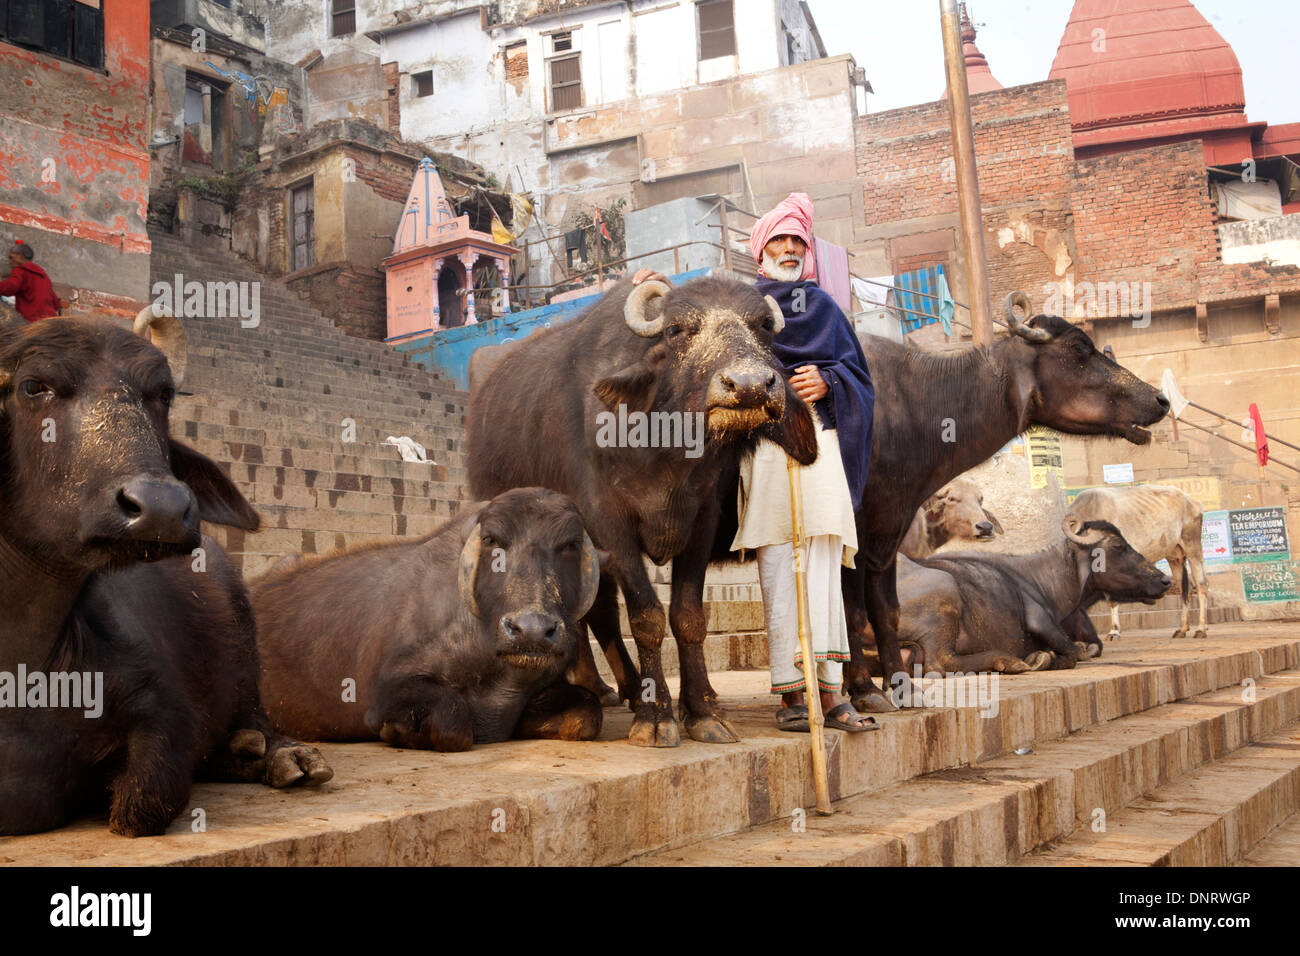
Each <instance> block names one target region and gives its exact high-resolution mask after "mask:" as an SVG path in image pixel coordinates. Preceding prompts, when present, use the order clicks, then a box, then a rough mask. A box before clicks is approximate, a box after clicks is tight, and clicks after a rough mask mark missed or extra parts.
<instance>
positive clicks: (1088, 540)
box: [1061, 515, 1102, 545]
mask: <svg viewBox="0 0 1300 956" xmlns="http://www.w3.org/2000/svg"><path fill="white" fill-rule="evenodd" d="M1061 530H1062V531H1064V532H1065V536H1066V537H1067V538H1069V539H1070V540H1071V541H1073V542H1074V543H1075V544H1083V545H1093V544H1096V543H1097V542H1098V541H1100V540H1101V539H1102V533H1101V531H1099V530H1098V529H1096V528H1093V529H1092V530H1091V531H1089V532H1088V533H1087V534H1084V533H1083V519H1082V518H1080V517H1079V516H1078V515H1066V516H1065V520H1064V521H1063V522H1061Z"/></svg>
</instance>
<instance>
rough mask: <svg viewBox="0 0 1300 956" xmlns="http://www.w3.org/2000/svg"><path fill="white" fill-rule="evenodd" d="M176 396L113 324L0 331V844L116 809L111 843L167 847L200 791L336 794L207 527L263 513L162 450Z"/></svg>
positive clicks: (219, 478) (195, 465) (186, 456)
mask: <svg viewBox="0 0 1300 956" xmlns="http://www.w3.org/2000/svg"><path fill="white" fill-rule="evenodd" d="M141 320H142V323H143V324H147V323H148V322H149V320H150V317H149V315H148V310H146V311H145V312H143V313H141ZM141 320H138V321H141ZM167 338H168V337H167V336H166V335H161V334H160V335H159V336H158V339H157V340H158V341H159V343H160V344H162V345H167V344H168V342H167V341H164V340H166V339H167ZM174 394H175V387H174V382H173V379H172V375H171V372H170V371H169V368H168V361H167V358H166V357H165V356H164V353H163V352H162V351H160V350H159V348H156V347H155V346H153V345H150V344H149V343H148V342H146V341H144V339H143V338H141V337H140V336H137V335H134V334H132V332H131V331H130V330H129V329H127V328H124V327H121V326H119V325H117V324H116V323H114V322H112V321H111V320H107V319H102V320H98V319H87V320H73V319H59V318H52V319H45V320H43V321H41V322H38V323H36V324H34V325H30V326H27V327H25V328H21V329H10V330H5V331H3V332H0V607H2V608H3V613H2V614H0V834H15V833H32V832H36V831H40V830H48V829H51V828H53V827H57V826H60V825H62V824H63V823H65V822H66V821H67V820H69V819H70V818H71V817H73V816H74V815H76V814H78V813H81V812H84V811H87V810H93V809H97V808H99V807H101V806H103V805H104V804H105V803H107V804H108V807H109V829H111V830H112V831H113V832H115V833H120V834H124V835H127V836H144V835H151V834H160V833H162V832H163V831H164V830H165V829H166V828H167V825H168V824H169V823H170V822H171V821H172V820H173V819H174V818H175V817H176V815H177V814H178V813H180V811H181V810H182V809H183V808H184V807H185V804H186V803H187V802H188V800H189V796H190V787H191V783H192V781H193V779H194V777H195V776H196V775H201V776H207V777H212V778H215V779H220V780H246V781H262V782H264V783H267V784H270V785H272V786H276V787H283V786H288V785H290V784H294V783H320V782H323V781H325V780H328V779H329V778H330V777H331V776H332V772H331V771H330V769H329V767H328V766H327V765H326V764H325V761H324V760H323V759H322V758H321V756H320V754H319V753H317V752H316V751H315V750H313V749H312V748H310V747H305V746H303V745H302V744H299V743H297V742H296V741H292V740H288V739H286V738H284V737H281V736H279V735H277V734H275V733H273V732H272V731H271V727H270V723H269V722H268V721H267V719H266V715H265V714H264V712H263V711H262V708H261V705H260V703H259V700H258V694H257V646H256V638H255V634H254V626H253V617H252V613H251V609H250V607H249V604H248V595H247V592H246V591H245V590H244V586H243V583H242V582H241V580H240V578H239V575H238V573H237V572H236V571H235V570H234V569H233V568H232V567H231V566H230V564H229V563H228V561H227V560H226V557H225V555H224V553H223V552H222V550H221V548H220V547H218V546H217V544H216V543H215V542H214V541H212V539H210V538H208V537H205V536H201V534H200V526H199V522H200V519H202V520H206V521H211V522H214V523H217V524H225V525H229V526H232V527H236V528H242V529H244V530H246V531H255V530H256V529H257V527H258V516H257V512H256V511H254V510H253V508H252V506H251V505H250V504H249V503H248V502H247V501H246V500H245V499H244V498H243V496H242V495H240V493H239V491H238V490H237V489H236V488H235V486H234V485H233V484H232V483H231V482H230V480H229V479H227V478H226V477H225V475H223V474H222V472H221V471H220V470H219V469H218V468H217V466H216V465H215V464H214V463H213V462H212V461H210V460H209V459H207V458H205V457H203V456H202V455H200V454H198V453H196V452H194V451H192V450H191V449H189V448H187V447H185V446H184V445H182V444H180V443H179V442H177V441H174V440H172V439H170V438H169V437H168V433H167V412H168V407H169V406H170V404H171V401H172V397H173V395H174ZM56 698H57V699H56Z"/></svg>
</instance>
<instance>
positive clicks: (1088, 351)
mask: <svg viewBox="0 0 1300 956" xmlns="http://www.w3.org/2000/svg"><path fill="white" fill-rule="evenodd" d="M1017 296H1018V293H1013V294H1012V296H1008V306H1007V318H1008V324H1009V325H1010V327H1011V330H1012V332H1013V333H1014V334H1012V335H1009V336H1007V337H1005V338H1002V339H999V340H997V341H996V342H995V343H994V344H993V346H992V347H991V348H989V349H987V350H983V349H978V348H969V349H964V350H955V351H952V352H934V351H928V350H922V349H917V348H909V347H907V346H904V345H900V344H898V343H896V342H892V341H890V340H888V339H884V338H879V337H877V336H872V335H863V336H861V340H862V348H863V351H864V352H865V353H866V357H867V364H868V366H869V367H870V369H871V375H872V377H873V379H874V380H875V381H876V383H877V388H876V409H875V420H874V425H875V428H874V431H873V438H872V448H871V470H870V473H869V474H868V475H867V483H866V488H865V490H864V492H863V495H862V507H861V508H860V509H859V511H858V514H857V530H858V554H857V559H856V564H857V567H856V568H854V569H847V568H846V569H845V570H844V571H843V585H844V606H845V612H846V614H847V616H848V624H849V649H850V654H851V656H852V660H851V661H850V662H849V663H848V665H847V666H846V667H845V690H846V692H847V693H848V694H850V695H851V697H852V700H853V705H854V707H856V708H857V709H858V710H864V709H865V710H867V711H876V712H881V711H890V710H893V709H895V708H894V706H893V704H892V703H891V702H890V700H889V699H888V697H887V696H886V695H885V694H884V693H882V692H881V691H880V690H879V689H878V688H876V686H875V685H874V683H873V682H872V680H871V675H870V674H869V673H868V671H867V666H866V658H865V657H864V655H863V651H862V648H863V643H864V641H865V640H867V639H868V638H867V635H868V633H869V632H871V633H874V635H875V638H876V643H877V646H878V648H879V651H880V658H881V663H882V666H883V667H884V669H885V670H884V673H885V674H887V675H894V674H898V673H905V668H904V667H903V661H902V658H901V655H900V652H899V646H898V592H897V587H896V570H895V567H896V565H895V562H896V558H897V555H898V547H899V544H900V543H901V542H902V540H903V537H904V536H905V535H906V534H907V530H908V527H909V525H910V524H911V521H912V516H913V514H914V513H915V512H916V509H917V508H918V507H920V505H921V504H922V502H924V501H925V500H926V498H928V497H929V496H930V495H932V494H934V492H935V491H937V490H938V489H940V488H942V487H943V486H944V485H945V484H946V483H947V482H949V481H952V479H954V478H956V477H957V476H958V475H960V474H962V473H963V472H965V471H967V470H968V469H970V468H972V467H974V466H975V465H978V464H979V463H980V462H982V461H985V460H986V459H988V458H989V457H991V456H992V455H993V453H994V452H996V451H997V450H998V449H999V448H1001V447H1002V446H1003V445H1005V444H1006V443H1007V442H1008V441H1010V440H1011V439H1012V438H1014V437H1015V436H1016V435H1019V434H1020V433H1021V432H1023V431H1024V430H1025V429H1026V428H1028V427H1029V426H1031V425H1046V426H1048V427H1050V428H1055V429H1057V430H1058V431H1062V432H1068V433H1070V434H1075V435H1113V436H1117V437H1120V438H1125V439H1127V440H1128V441H1130V442H1133V443H1134V444H1143V443H1145V442H1147V441H1150V438H1151V433H1150V432H1148V431H1147V430H1146V428H1145V427H1144V426H1147V425H1150V424H1152V423H1154V422H1157V421H1159V420H1160V419H1161V418H1162V417H1163V416H1164V414H1165V412H1166V411H1168V409H1169V401H1168V399H1166V398H1165V397H1164V396H1163V395H1162V394H1160V393H1159V392H1158V391H1157V390H1156V389H1154V388H1152V387H1151V386H1150V385H1147V384H1146V383H1145V382H1143V381H1142V380H1141V379H1139V378H1138V377H1137V376H1135V375H1134V374H1133V373H1132V372H1130V371H1128V370H1127V369H1125V368H1123V367H1122V366H1120V365H1117V364H1116V363H1115V362H1114V361H1113V360H1112V359H1110V358H1107V357H1106V356H1105V355H1103V354H1102V353H1100V352H1098V351H1097V349H1096V347H1095V346H1094V345H1093V343H1092V339H1090V338H1089V337H1088V335H1087V333H1086V332H1084V331H1083V329H1081V328H1079V327H1078V326H1075V325H1071V324H1070V323H1069V322H1067V321H1065V320H1064V319H1062V318H1059V317H1057V316H1048V315H1039V316H1035V317H1034V318H1033V320H1032V321H1030V322H1029V323H1028V324H1026V323H1024V322H1022V321H1021V320H1020V319H1019V318H1018V317H1017V316H1016V313H1015V311H1014V310H1013V309H1012V307H1011V303H1012V301H1013V299H1014V300H1015V301H1017V302H1020V301H1022V300H1023V302H1024V304H1025V305H1026V306H1027V305H1028V302H1027V300H1024V297H1023V296H1019V298H1016V297H1017ZM723 536H725V533H724V535H723ZM1067 656H1068V652H1067Z"/></svg>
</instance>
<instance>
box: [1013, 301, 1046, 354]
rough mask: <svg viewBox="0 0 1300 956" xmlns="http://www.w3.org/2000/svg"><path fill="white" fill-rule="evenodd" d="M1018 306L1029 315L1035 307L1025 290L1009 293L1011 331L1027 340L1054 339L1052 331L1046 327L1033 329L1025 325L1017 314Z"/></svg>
mask: <svg viewBox="0 0 1300 956" xmlns="http://www.w3.org/2000/svg"><path fill="white" fill-rule="evenodd" d="M1016 306H1020V307H1021V308H1022V309H1024V310H1025V315H1026V316H1028V315H1029V313H1030V311H1031V310H1032V308H1033V306H1032V305H1031V304H1030V302H1029V296H1027V295H1025V294H1024V293H1023V292H1009V293H1007V300H1006V309H1007V326H1008V327H1009V328H1010V329H1011V331H1012V332H1014V333H1016V335H1018V336H1020V337H1021V338H1022V339H1024V340H1025V341H1026V342H1050V341H1051V340H1052V333H1051V332H1048V331H1047V330H1046V329H1031V328H1030V327H1029V326H1027V325H1025V323H1024V322H1022V321H1021V320H1020V317H1019V316H1018V315H1016Z"/></svg>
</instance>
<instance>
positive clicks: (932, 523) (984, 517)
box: [898, 478, 1002, 560]
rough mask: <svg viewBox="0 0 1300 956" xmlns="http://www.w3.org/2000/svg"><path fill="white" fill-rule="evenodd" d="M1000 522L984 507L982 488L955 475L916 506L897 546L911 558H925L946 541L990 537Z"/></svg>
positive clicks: (1000, 525) (990, 539)
mask: <svg viewBox="0 0 1300 956" xmlns="http://www.w3.org/2000/svg"><path fill="white" fill-rule="evenodd" d="M994 534H1002V523H1001V522H1000V521H998V519H997V518H996V517H994V515H993V513H992V512H990V511H988V510H987V509H986V508H985V507H984V492H983V491H981V490H980V486H979V485H978V484H976V483H975V482H974V481H972V480H971V479H969V478H954V479H953V480H952V481H951V482H949V483H948V484H947V485H945V486H944V487H943V488H940V489H939V490H938V491H937V492H935V493H934V494H932V495H931V496H930V497H929V498H927V499H926V500H925V504H923V505H921V507H920V508H918V509H916V514H915V515H914V516H913V518H912V526H911V527H910V528H908V529H907V536H906V537H904V538H903V543H902V544H901V545H899V547H898V550H899V552H900V553H901V554H905V555H907V556H908V557H909V558H911V559H913V560H917V559H919V558H927V557H929V556H930V555H931V554H933V553H934V552H935V551H937V550H938V549H939V548H941V547H942V546H943V545H945V544H947V543H948V541H950V540H952V539H954V538H957V539H967V540H970V541H992V540H993V535H994Z"/></svg>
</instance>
